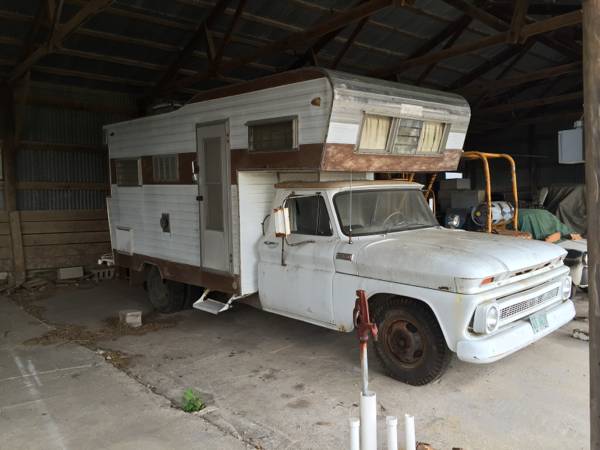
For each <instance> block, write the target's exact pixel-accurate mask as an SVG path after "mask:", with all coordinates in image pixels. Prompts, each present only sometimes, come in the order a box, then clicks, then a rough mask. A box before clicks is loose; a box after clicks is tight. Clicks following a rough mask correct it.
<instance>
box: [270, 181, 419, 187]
mask: <svg viewBox="0 0 600 450" xmlns="http://www.w3.org/2000/svg"><path fill="white" fill-rule="evenodd" d="M381 186H388V187H403V188H406V187H409V188H412V189H421V188H422V187H423V185H422V184H419V183H415V182H412V181H406V180H354V181H350V180H342V181H285V182H283V183H277V184H276V185H275V187H276V188H278V189H344V188H350V187H352V189H364V188H375V187H381Z"/></svg>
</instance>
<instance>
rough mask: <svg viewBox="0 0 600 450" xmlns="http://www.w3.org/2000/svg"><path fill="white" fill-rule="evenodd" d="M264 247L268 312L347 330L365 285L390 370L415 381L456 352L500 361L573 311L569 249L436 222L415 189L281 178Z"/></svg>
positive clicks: (433, 374) (262, 282)
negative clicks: (358, 293)
mask: <svg viewBox="0 0 600 450" xmlns="http://www.w3.org/2000/svg"><path fill="white" fill-rule="evenodd" d="M275 187H276V194H275V200H274V203H273V210H274V211H275V212H274V213H273V215H272V216H271V217H270V218H269V219H267V220H266V221H265V223H264V224H263V226H264V237H263V239H262V240H261V241H260V242H259V243H258V247H259V250H258V252H259V263H258V271H259V297H260V305H261V307H262V308H263V309H265V310H268V311H272V312H275V313H278V314H282V315H285V316H290V317H294V318H298V319H300V320H304V321H308V322H312V323H315V324H318V325H323V326H328V327H331V328H336V329H338V330H342V331H350V330H351V329H352V328H353V323H352V308H353V303H354V299H355V291H356V290H357V289H364V290H365V291H366V293H367V296H368V298H369V305H370V308H371V315H372V317H373V318H374V321H375V322H376V324H377V326H378V328H379V339H378V341H377V342H376V343H375V349H376V354H377V356H378V357H379V359H380V360H381V362H382V363H383V365H384V366H385V368H386V369H387V371H388V372H389V374H390V375H391V376H392V377H394V378H396V379H398V380H400V381H403V382H405V383H409V384H413V385H422V384H426V383H429V382H431V381H433V380H434V379H436V378H437V377H439V376H440V375H441V374H442V373H443V372H444V370H445V369H446V367H447V365H448V362H449V360H450V357H451V354H452V352H455V353H456V354H457V355H458V358H459V359H461V360H463V361H467V362H472V363H489V362H493V361H496V360H498V359H500V358H503V357H505V356H507V355H509V354H511V353H513V352H515V351H517V350H519V349H521V348H523V347H525V346H527V345H529V344H531V343H533V342H535V341H537V340H538V339H540V338H542V337H543V336H546V335H547V334H549V333H551V332H552V331H554V330H556V329H557V328H559V327H561V326H563V325H564V324H566V323H567V322H569V321H570V320H571V319H572V318H573V316H574V314H575V310H574V306H573V303H572V301H571V300H570V299H569V298H570V296H571V278H570V276H569V269H568V267H566V266H565V265H564V264H563V259H564V257H565V254H566V253H565V251H564V250H563V249H561V248H560V247H558V246H556V245H551V244H546V243H544V242H539V241H531V240H524V239H517V238H511V237H504V236H490V235H487V234H483V233H477V232H467V231H462V230H450V229H446V228H443V227H441V226H439V224H438V223H437V221H436V219H435V217H434V215H433V214H432V212H431V210H430V209H429V207H428V205H427V204H426V202H425V200H424V197H423V194H422V192H421V187H422V186H421V185H419V184H416V183H407V182H394V181H391V182H377V181H374V182H369V181H363V182H355V183H354V185H352V184H351V183H349V182H321V183H317V182H315V183H310V182H309V183H307V182H297V183H295V182H287V183H281V184H278V185H276V186H275Z"/></svg>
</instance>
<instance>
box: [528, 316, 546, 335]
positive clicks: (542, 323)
mask: <svg viewBox="0 0 600 450" xmlns="http://www.w3.org/2000/svg"><path fill="white" fill-rule="evenodd" d="M529 322H531V328H533V332H534V333H539V332H540V331H542V330H545V329H546V328H548V317H547V316H546V313H545V312H539V313H536V314H533V315H532V316H531V317H529Z"/></svg>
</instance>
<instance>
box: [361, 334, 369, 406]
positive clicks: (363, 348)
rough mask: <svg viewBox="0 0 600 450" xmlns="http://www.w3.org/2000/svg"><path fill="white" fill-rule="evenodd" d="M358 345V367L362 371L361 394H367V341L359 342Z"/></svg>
mask: <svg viewBox="0 0 600 450" xmlns="http://www.w3.org/2000/svg"><path fill="white" fill-rule="evenodd" d="M359 347H360V368H361V371H362V390H361V393H362V395H369V359H368V357H367V342H361V343H360V344H359Z"/></svg>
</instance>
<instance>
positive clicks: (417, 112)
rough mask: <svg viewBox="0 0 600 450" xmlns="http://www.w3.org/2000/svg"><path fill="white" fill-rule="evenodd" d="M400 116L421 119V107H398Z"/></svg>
mask: <svg viewBox="0 0 600 450" xmlns="http://www.w3.org/2000/svg"><path fill="white" fill-rule="evenodd" d="M400 114H401V115H403V116H410V117H423V107H422V106H418V105H404V104H402V105H400Z"/></svg>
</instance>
